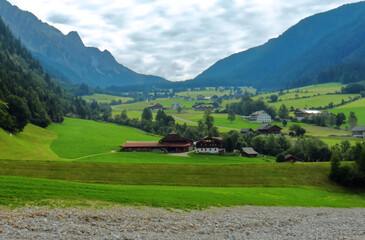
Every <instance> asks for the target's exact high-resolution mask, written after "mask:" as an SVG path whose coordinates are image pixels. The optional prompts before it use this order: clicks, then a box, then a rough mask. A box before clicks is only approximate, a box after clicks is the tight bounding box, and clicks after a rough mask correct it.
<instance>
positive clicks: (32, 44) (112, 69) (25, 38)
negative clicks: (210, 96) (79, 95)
mask: <svg viewBox="0 0 365 240" xmlns="http://www.w3.org/2000/svg"><path fill="white" fill-rule="evenodd" d="M0 16H1V17H2V19H3V21H4V22H5V23H6V24H7V25H8V27H9V28H10V30H11V31H12V33H13V34H14V36H15V37H16V38H18V39H20V40H21V42H22V44H23V45H24V46H25V47H26V48H27V49H28V50H29V51H30V52H31V53H32V55H33V56H35V57H36V58H37V59H38V60H39V61H40V62H41V64H42V66H43V68H44V69H45V70H46V71H47V72H49V73H50V74H52V76H54V77H55V78H57V79H60V80H63V81H70V82H72V83H86V84H88V85H91V86H95V87H96V86H99V87H110V86H113V85H114V86H127V85H131V84H133V85H136V84H154V83H156V84H157V83H164V82H168V81H167V80H166V79H164V78H162V77H158V76H152V75H145V74H139V73H136V72H134V71H132V70H131V69H129V68H127V67H125V66H123V65H122V64H119V63H118V62H117V61H116V60H115V58H114V57H113V55H112V54H111V53H110V52H109V51H107V50H104V51H100V50H99V49H97V48H95V47H87V46H85V45H84V44H83V42H82V39H81V38H80V36H79V34H78V33H77V32H76V31H71V32H69V33H68V34H67V35H64V34H63V33H62V32H61V31H60V30H58V29H57V28H55V27H53V26H51V25H49V24H48V23H45V22H42V21H41V20H39V19H38V18H37V17H36V16H35V15H33V14H32V13H30V12H27V11H23V10H20V9H19V8H18V7H16V6H13V5H11V4H10V3H9V2H7V1H6V0H0Z"/></svg>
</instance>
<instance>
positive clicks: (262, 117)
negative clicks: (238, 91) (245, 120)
mask: <svg viewBox="0 0 365 240" xmlns="http://www.w3.org/2000/svg"><path fill="white" fill-rule="evenodd" d="M249 120H250V122H251V123H268V122H271V117H270V115H269V114H267V113H266V112H265V111H257V112H254V113H252V114H251V115H250V116H249Z"/></svg>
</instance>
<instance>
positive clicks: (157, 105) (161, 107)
mask: <svg viewBox="0 0 365 240" xmlns="http://www.w3.org/2000/svg"><path fill="white" fill-rule="evenodd" d="M148 108H149V109H150V110H166V109H168V108H167V107H164V106H162V105H161V104H159V103H155V104H152V105H151V106H149V107H148Z"/></svg>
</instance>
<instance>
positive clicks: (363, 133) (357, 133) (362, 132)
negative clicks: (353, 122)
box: [351, 126, 365, 138]
mask: <svg viewBox="0 0 365 240" xmlns="http://www.w3.org/2000/svg"><path fill="white" fill-rule="evenodd" d="M351 131H352V136H353V137H357V138H364V137H365V126H356V127H354V128H353V129H351Z"/></svg>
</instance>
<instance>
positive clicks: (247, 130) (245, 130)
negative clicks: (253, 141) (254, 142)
mask: <svg viewBox="0 0 365 240" xmlns="http://www.w3.org/2000/svg"><path fill="white" fill-rule="evenodd" d="M253 132H254V131H253V130H252V128H242V129H241V131H240V133H241V134H242V135H249V134H252V133H253Z"/></svg>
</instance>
